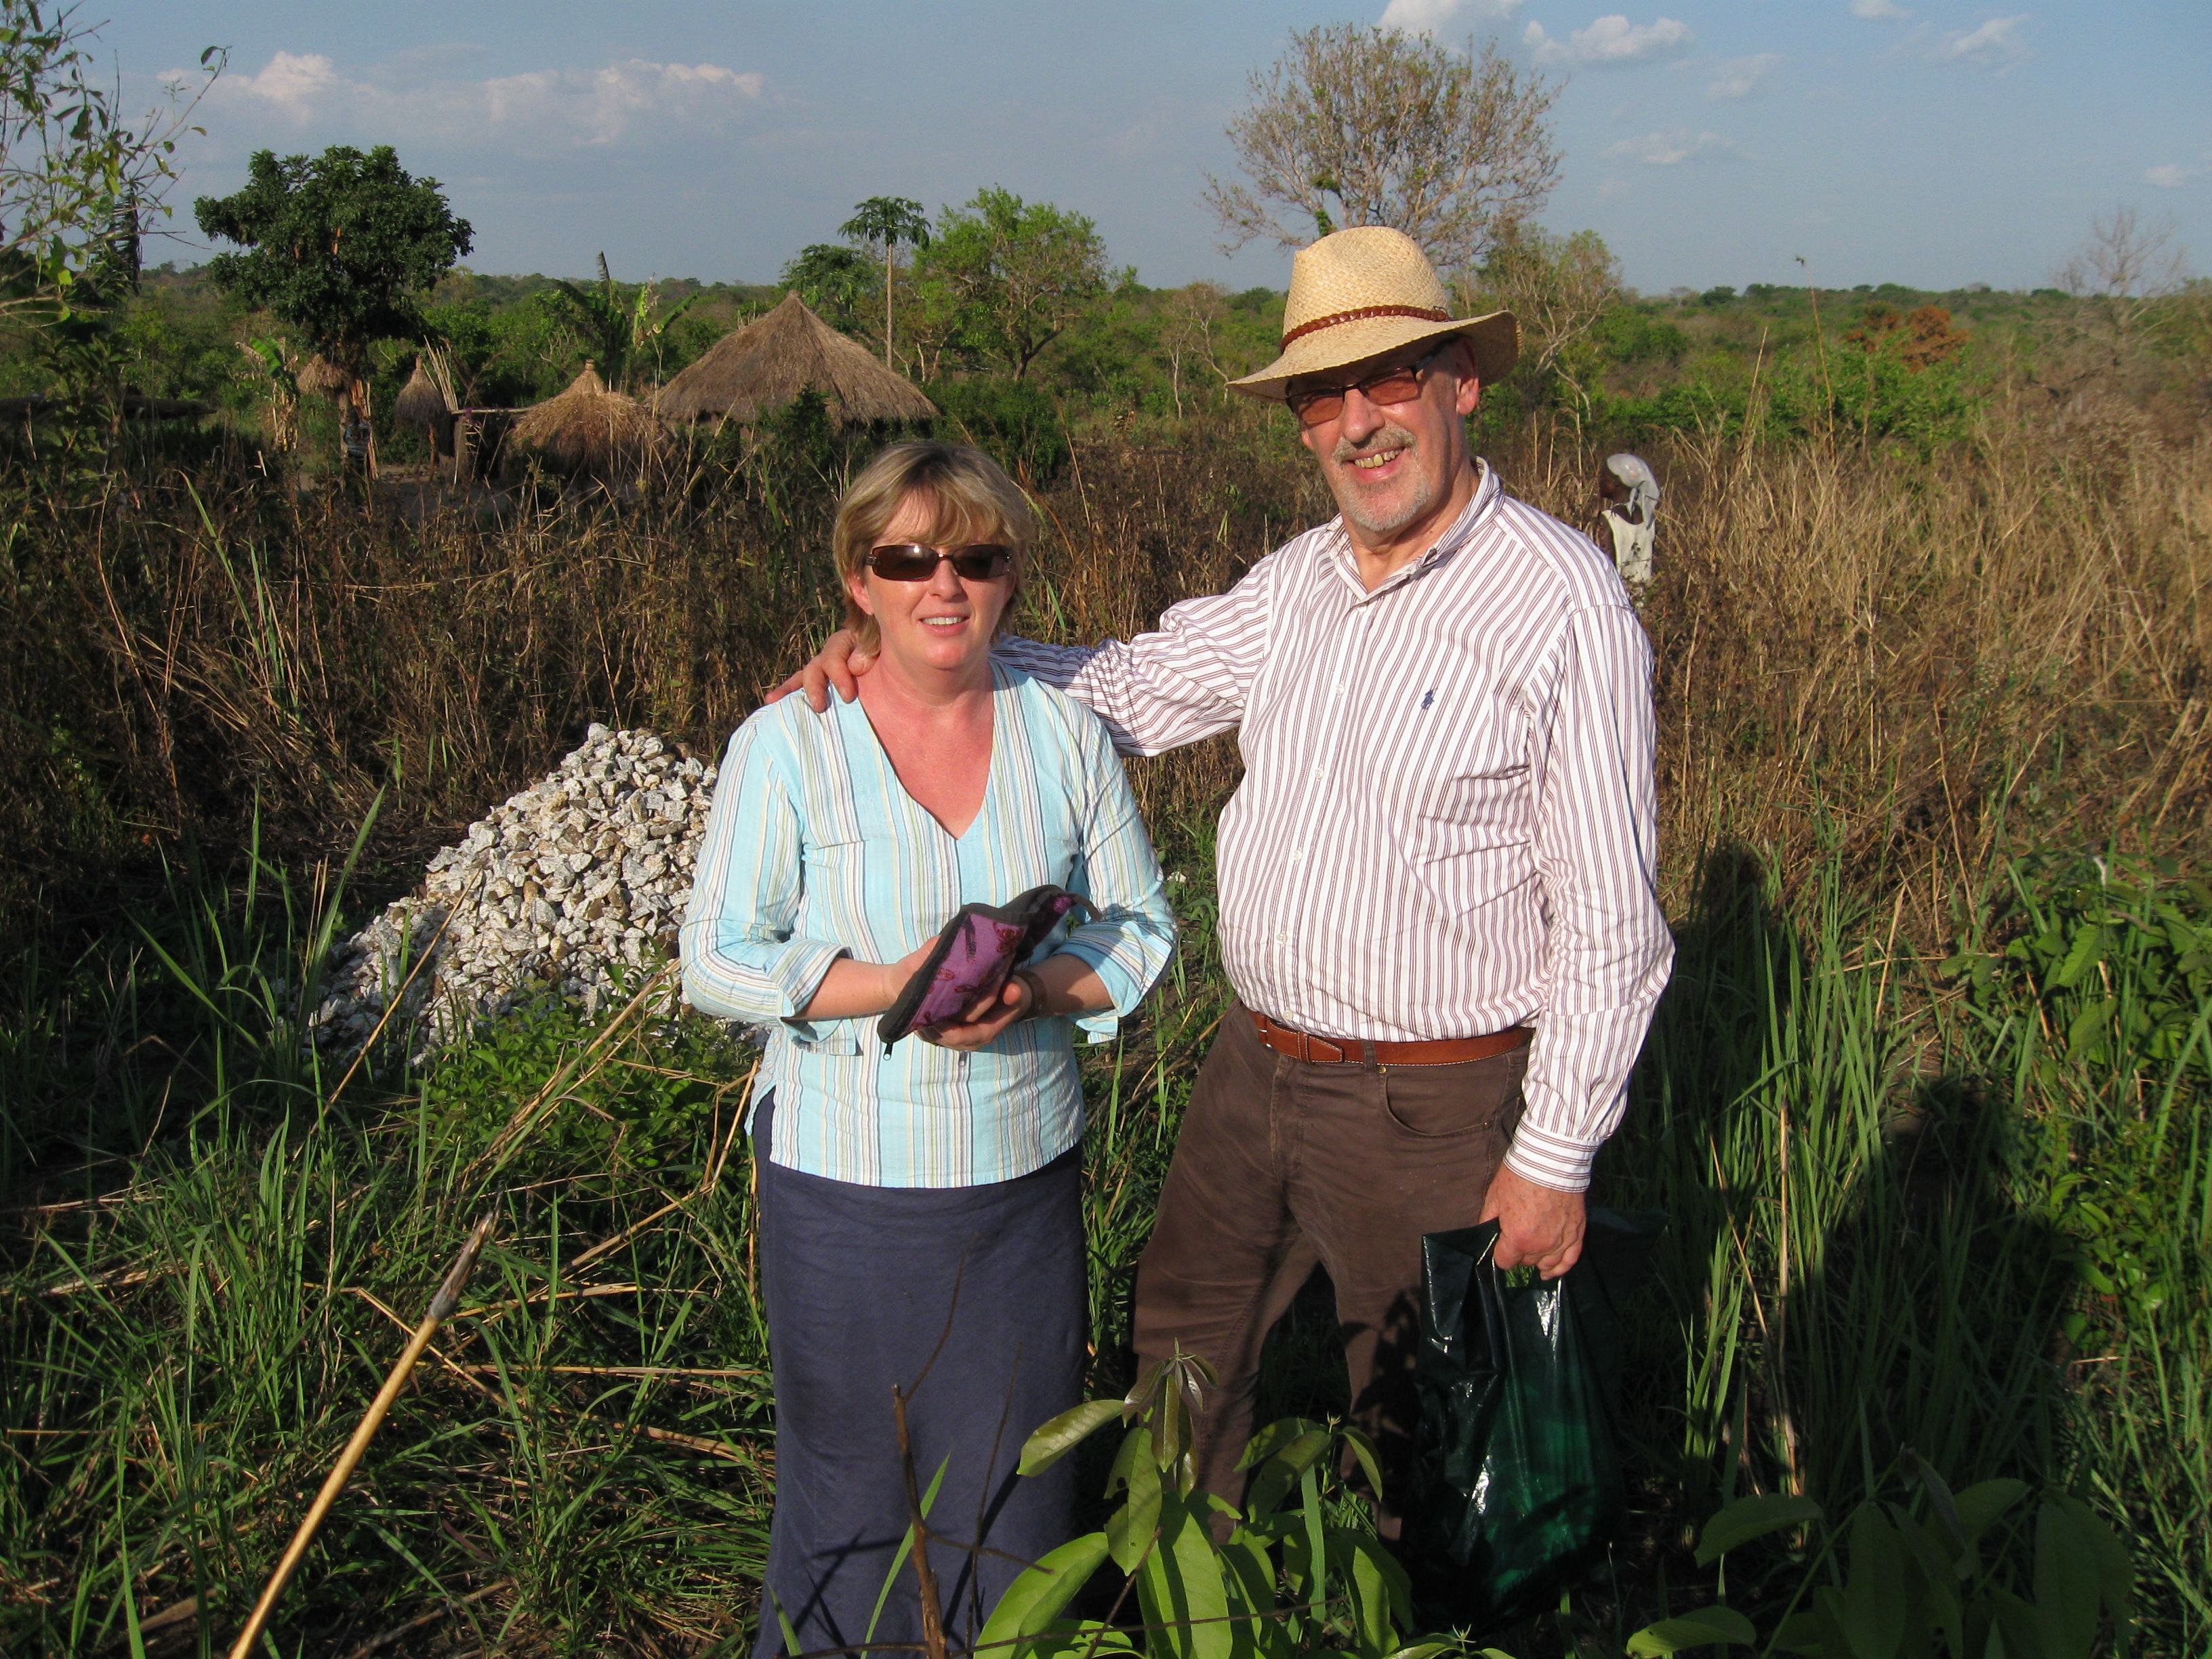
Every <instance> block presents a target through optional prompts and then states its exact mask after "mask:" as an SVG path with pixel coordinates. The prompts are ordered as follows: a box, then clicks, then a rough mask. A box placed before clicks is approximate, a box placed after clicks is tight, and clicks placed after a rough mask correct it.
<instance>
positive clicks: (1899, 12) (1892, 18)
mask: <svg viewBox="0 0 2212 1659" xmlns="http://www.w3.org/2000/svg"><path fill="white" fill-rule="evenodd" d="M1851 15H1852V16H1854V17H1864V18H1868V19H1869V20H1871V21H1874V22H1876V23H1898V22H1902V21H1904V20H1905V19H1906V18H1908V17H1910V16H1911V15H1912V14H1911V12H1909V11H1907V10H1905V8H1904V7H1902V6H1900V5H1899V4H1898V3H1897V0H1851Z"/></svg>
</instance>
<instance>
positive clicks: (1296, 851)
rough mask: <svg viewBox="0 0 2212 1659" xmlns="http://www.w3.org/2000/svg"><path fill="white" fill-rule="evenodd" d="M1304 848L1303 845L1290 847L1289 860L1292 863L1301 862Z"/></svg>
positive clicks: (1304, 852) (1304, 851)
mask: <svg viewBox="0 0 2212 1659" xmlns="http://www.w3.org/2000/svg"><path fill="white" fill-rule="evenodd" d="M1305 855H1306V849H1305V848H1303V847H1293V848H1291V863H1293V864H1299V863H1303V862H1304V859H1305Z"/></svg>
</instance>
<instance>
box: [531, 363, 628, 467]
mask: <svg viewBox="0 0 2212 1659" xmlns="http://www.w3.org/2000/svg"><path fill="white" fill-rule="evenodd" d="M667 443H668V434H667V432H666V430H665V428H663V427H662V426H661V424H660V422H659V421H657V420H655V419H654V418H653V412H652V411H651V410H648V409H647V408H646V407H645V405H644V404H641V403H639V402H638V401H637V400H636V399H635V398H625V397H623V395H622V394H621V393H620V392H610V391H608V390H607V387H606V382H605V381H604V380H600V379H599V370H598V368H596V367H595V366H593V365H592V364H590V363H586V364H585V365H584V372H583V373H582V374H579V375H578V376H577V377H576V378H575V379H574V380H572V381H570V382H569V384H568V389H567V390H566V391H564V392H560V393H558V394H556V396H554V397H550V398H547V399H546V400H545V401H544V403H542V404H537V405H536V406H535V407H533V408H531V409H526V410H523V412H522V414H521V416H520V417H519V418H518V419H517V420H516V421H515V422H514V428H513V431H512V432H511V433H509V434H508V435H507V457H508V459H509V460H510V461H511V462H528V461H535V462H537V463H538V465H540V466H542V467H544V469H545V470H546V471H548V472H556V473H559V474H560V475H562V477H592V478H597V479H598V480H599V482H600V483H628V482H629V481H631V480H633V479H635V478H636V477H637V476H638V475H639V474H640V473H641V472H643V471H646V470H647V468H648V467H650V466H651V465H653V463H654V462H655V461H657V460H659V459H660V458H661V456H662V453H663V452H664V451H665V448H666V447H667Z"/></svg>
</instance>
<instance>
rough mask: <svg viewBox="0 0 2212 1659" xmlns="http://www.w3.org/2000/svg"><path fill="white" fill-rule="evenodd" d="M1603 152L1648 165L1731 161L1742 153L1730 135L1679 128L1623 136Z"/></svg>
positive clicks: (1735, 159) (1738, 157)
mask: <svg viewBox="0 0 2212 1659" xmlns="http://www.w3.org/2000/svg"><path fill="white" fill-rule="evenodd" d="M1605 153H1606V154H1607V155H1617V156H1619V157H1620V159H1621V160H1623V161H1641V162H1642V163H1643V164H1644V166H1645V167H1679V166H1680V165H1681V164H1682V163H1683V162H1685V161H1737V160H1740V159H1741V157H1742V155H1743V151H1742V150H1741V149H1740V148H1739V147H1738V146H1737V144H1736V142H1735V139H1733V138H1723V137H1721V135H1720V134H1719V133H1717V132H1690V131H1685V130H1683V129H1681V128H1679V127H1678V128H1676V129H1674V131H1671V132H1647V133H1645V134H1644V136H1643V137H1641V138H1624V139H1622V140H1621V141H1620V143H1617V144H1608V145H1607V146H1606V151H1605Z"/></svg>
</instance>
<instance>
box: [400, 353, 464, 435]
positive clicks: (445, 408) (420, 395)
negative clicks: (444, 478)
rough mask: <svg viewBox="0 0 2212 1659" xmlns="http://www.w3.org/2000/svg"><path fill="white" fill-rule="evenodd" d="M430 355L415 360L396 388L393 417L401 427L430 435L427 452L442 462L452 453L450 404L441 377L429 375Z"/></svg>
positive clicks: (451, 405)
mask: <svg viewBox="0 0 2212 1659" xmlns="http://www.w3.org/2000/svg"><path fill="white" fill-rule="evenodd" d="M428 358H429V354H428V353H427V352H425V353H424V354H423V355H422V356H419V357H417V358H416V360H415V372H414V373H413V374H410V375H409V376H408V377H407V384H406V385H405V386H401V387H400V388H399V396H398V398H395V399H394V400H393V402H392V418H393V419H394V420H396V421H398V422H399V424H400V425H402V426H413V427H420V428H422V429H423V430H424V431H425V432H426V433H428V435H429V439H430V453H431V456H432V457H433V458H434V459H442V458H444V457H446V456H448V455H451V454H452V453H453V399H452V398H451V397H450V396H449V395H448V394H447V389H446V387H445V386H443V385H441V384H440V379H441V377H439V376H436V375H434V374H432V373H431V365H430V363H429V361H428Z"/></svg>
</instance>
